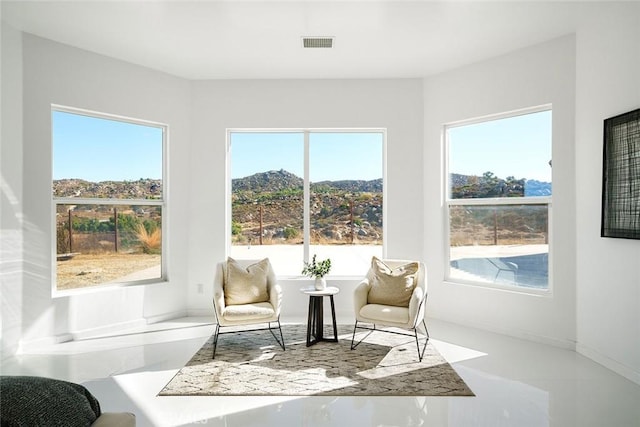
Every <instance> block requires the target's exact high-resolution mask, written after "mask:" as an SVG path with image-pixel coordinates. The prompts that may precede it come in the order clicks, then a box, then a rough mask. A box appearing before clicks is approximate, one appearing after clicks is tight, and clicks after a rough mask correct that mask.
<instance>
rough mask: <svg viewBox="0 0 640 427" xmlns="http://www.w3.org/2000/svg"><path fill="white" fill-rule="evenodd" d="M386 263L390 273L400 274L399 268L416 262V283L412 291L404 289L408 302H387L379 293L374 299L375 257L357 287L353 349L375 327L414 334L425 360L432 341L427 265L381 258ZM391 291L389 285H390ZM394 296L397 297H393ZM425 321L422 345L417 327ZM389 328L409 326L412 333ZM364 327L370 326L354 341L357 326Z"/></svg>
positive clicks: (407, 328) (409, 334)
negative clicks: (429, 342)
mask: <svg viewBox="0 0 640 427" xmlns="http://www.w3.org/2000/svg"><path fill="white" fill-rule="evenodd" d="M378 261H381V262H382V263H383V265H384V266H386V267H388V268H389V273H390V274H389V276H393V275H394V274H397V272H398V271H399V269H402V268H403V266H406V265H407V264H410V263H417V264H418V269H417V273H415V275H414V279H413V280H414V282H415V287H414V288H413V291H408V292H407V291H405V292H406V293H407V295H406V296H405V297H404V298H403V299H405V300H407V301H406V305H405V304H404V303H402V305H398V304H399V303H398V302H397V300H396V301H393V302H392V303H390V304H384V303H382V301H380V298H379V297H378V298H377V300H376V301H375V302H373V301H371V299H372V298H370V291H371V290H372V287H373V286H375V285H376V280H377V278H376V274H378V273H379V272H378V271H377V270H376V268H375V266H374V263H375V262H376V258H375V257H374V259H373V261H372V266H371V268H370V269H369V271H368V272H367V275H366V277H365V279H364V280H363V281H362V282H360V284H359V285H358V286H357V287H356V289H355V291H354V299H353V300H354V311H355V317H356V322H355V326H354V328H353V336H352V338H351V350H354V349H355V348H356V347H357V346H358V344H360V343H361V342H362V341H363V340H365V339H366V338H367V337H368V336H369V335H370V334H371V333H373V332H374V331H379V332H388V333H395V334H400V335H407V336H412V337H414V338H415V340H416V346H417V348H418V358H419V360H420V361H422V358H423V356H424V352H425V350H426V348H427V343H428V341H429V330H428V329H427V324H426V322H425V320H424V316H425V305H426V299H427V286H426V268H425V266H424V264H423V263H422V262H419V261H409V260H399V259H383V260H378ZM387 291H389V289H387ZM390 299H395V298H390ZM362 324H369V325H372V326H363V325H362ZM421 324H422V326H423V328H424V335H425V336H424V338H426V339H425V342H424V346H423V347H422V349H420V342H419V340H420V339H421V338H420V337H419V335H418V332H419V331H418V328H419V326H420V325H421ZM378 326H382V327H385V329H379V328H378ZM389 328H400V329H406V330H408V331H409V333H407V332H404V331H394V330H390V329H389ZM357 329H365V330H369V333H367V334H366V335H365V336H364V337H362V338H361V339H360V340H359V341H358V342H356V341H355V338H356V330H357Z"/></svg>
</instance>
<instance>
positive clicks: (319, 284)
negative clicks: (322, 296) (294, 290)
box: [314, 277, 327, 291]
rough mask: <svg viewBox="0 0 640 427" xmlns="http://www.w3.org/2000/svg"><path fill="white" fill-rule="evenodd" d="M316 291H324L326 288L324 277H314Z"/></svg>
mask: <svg viewBox="0 0 640 427" xmlns="http://www.w3.org/2000/svg"><path fill="white" fill-rule="evenodd" d="M314 287H315V288H316V291H324V290H325V289H326V288H327V281H326V279H325V278H324V277H316V282H315V284H314Z"/></svg>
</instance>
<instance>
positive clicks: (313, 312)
mask: <svg viewBox="0 0 640 427" xmlns="http://www.w3.org/2000/svg"><path fill="white" fill-rule="evenodd" d="M300 292H302V293H304V294H307V295H309V314H308V316H307V347H309V346H312V345H314V344H317V343H318V342H320V341H330V342H338V327H337V325H336V307H335V305H334V303H333V296H334V295H335V294H337V293H338V292H340V289H339V288H336V287H335V286H327V287H326V288H325V289H322V290H317V289H315V288H302V289H300ZM324 297H329V300H330V301H331V321H332V322H333V338H325V337H324V332H323V326H324V319H323V317H324V316H323V299H324ZM312 336H313V339H311V337H312Z"/></svg>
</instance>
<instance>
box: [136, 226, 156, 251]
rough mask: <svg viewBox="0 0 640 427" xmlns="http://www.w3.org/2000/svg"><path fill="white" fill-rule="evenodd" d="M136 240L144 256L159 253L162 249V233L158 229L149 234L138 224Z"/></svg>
mask: <svg viewBox="0 0 640 427" xmlns="http://www.w3.org/2000/svg"><path fill="white" fill-rule="evenodd" d="M136 238H137V239H138V241H139V242H140V246H141V248H142V252H144V253H145V254H157V253H160V250H161V248H162V233H161V231H160V229H159V228H156V229H155V230H153V231H152V232H151V233H149V232H148V231H147V229H146V228H145V227H144V225H143V224H139V225H138V227H137V228H136Z"/></svg>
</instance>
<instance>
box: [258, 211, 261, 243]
mask: <svg viewBox="0 0 640 427" xmlns="http://www.w3.org/2000/svg"><path fill="white" fill-rule="evenodd" d="M258 207H259V209H260V246H262V205H259V206H258Z"/></svg>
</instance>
